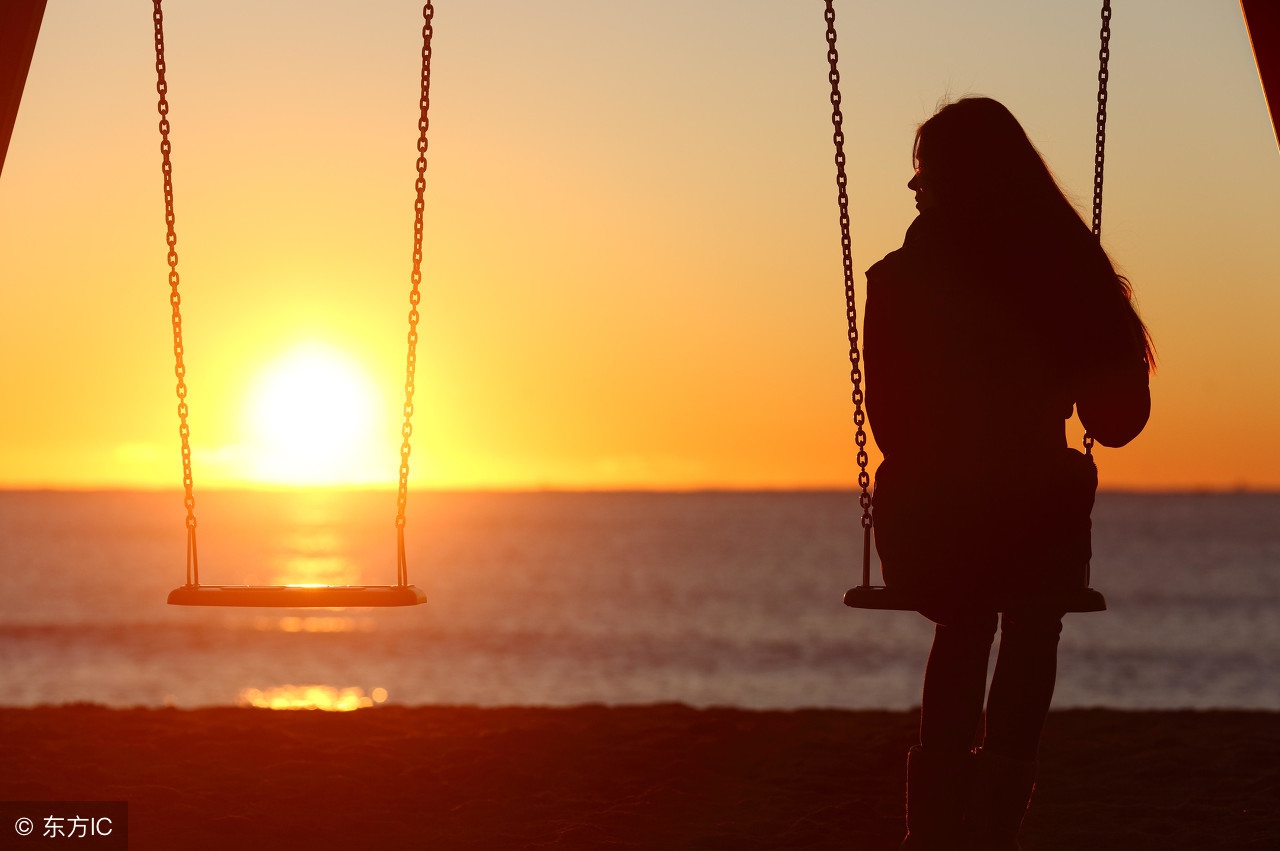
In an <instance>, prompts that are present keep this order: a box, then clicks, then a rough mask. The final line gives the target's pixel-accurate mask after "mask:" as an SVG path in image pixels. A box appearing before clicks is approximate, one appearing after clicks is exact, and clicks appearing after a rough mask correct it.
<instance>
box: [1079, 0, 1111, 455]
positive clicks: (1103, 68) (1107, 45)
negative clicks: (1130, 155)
mask: <svg viewBox="0 0 1280 851" xmlns="http://www.w3.org/2000/svg"><path fill="white" fill-rule="evenodd" d="M1098 40H1099V42H1100V45H1099V47H1098V124H1097V132H1096V133H1095V135H1094V143H1095V147H1094V153H1093V235H1094V237H1095V238H1096V239H1098V240H1101V239H1102V169H1103V165H1104V164H1105V162H1106V152H1107V81H1108V80H1110V79H1111V73H1110V71H1109V70H1108V69H1107V63H1108V62H1109V61H1110V59H1111V0H1102V28H1101V29H1100V30H1099V31H1098ZM1084 454H1085V455H1088V456H1089V457H1093V435H1091V434H1089V433H1088V432H1085V435H1084Z"/></svg>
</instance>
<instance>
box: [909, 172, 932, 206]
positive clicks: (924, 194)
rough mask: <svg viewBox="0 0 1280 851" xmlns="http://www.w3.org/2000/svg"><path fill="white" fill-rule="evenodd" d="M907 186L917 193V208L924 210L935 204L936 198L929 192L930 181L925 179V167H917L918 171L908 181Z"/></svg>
mask: <svg viewBox="0 0 1280 851" xmlns="http://www.w3.org/2000/svg"><path fill="white" fill-rule="evenodd" d="M907 188H908V189H910V190H911V191H912V192H914V193H916V209H917V210H919V211H920V212H922V213H923V212H924V211H925V210H927V209H929V208H930V207H932V206H934V198H933V196H932V195H931V194H929V190H928V183H927V182H926V181H925V179H924V171H923V169H919V168H917V169H916V173H915V174H914V175H912V176H911V179H910V180H908V181H907Z"/></svg>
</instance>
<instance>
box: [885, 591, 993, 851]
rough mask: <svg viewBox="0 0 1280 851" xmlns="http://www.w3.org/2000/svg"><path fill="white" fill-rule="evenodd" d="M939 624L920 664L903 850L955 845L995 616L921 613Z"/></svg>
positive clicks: (932, 850) (968, 784)
mask: <svg viewBox="0 0 1280 851" xmlns="http://www.w3.org/2000/svg"><path fill="white" fill-rule="evenodd" d="M924 614H925V616H926V617H928V618H929V619H930V620H932V621H934V622H935V623H936V624H937V627H936V628H935V630H934V634H933V648H932V649H931V650H930V651H929V662H928V664H927V665H926V666H925V674H924V695H923V697H922V698H921V701H920V744H919V745H917V746H916V747H914V748H912V749H911V751H910V753H908V754H907V837H906V839H904V840H903V842H902V848H903V849H907V851H915V850H916V849H920V851H935V849H950V848H955V847H957V843H958V842H959V841H960V831H961V826H962V824H963V821H964V811H965V805H966V804H967V802H968V793H969V787H970V783H971V775H972V770H973V762H972V760H973V755H972V754H971V753H970V752H969V751H970V749H971V748H972V747H973V740H974V734H975V732H976V731H977V727H978V719H979V718H981V717H982V698H983V693H984V691H985V689H986V685H987V655H988V654H989V653H990V651H991V641H992V639H994V638H995V633H996V613H995V612H933V611H931V612H925V613H924Z"/></svg>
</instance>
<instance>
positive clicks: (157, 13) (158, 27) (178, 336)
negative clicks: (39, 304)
mask: <svg viewBox="0 0 1280 851" xmlns="http://www.w3.org/2000/svg"><path fill="white" fill-rule="evenodd" d="M161 2H162V0H152V14H151V18H152V21H153V23H154V24H155V44H156V93H157V94H158V95H159V96H160V99H159V102H158V103H157V104H156V110H157V111H158V112H159V113H160V155H161V166H160V168H161V171H162V172H163V174H164V221H165V226H166V233H165V242H166V243H167V244H168V246H169V254H168V263H169V304H170V306H171V307H172V308H173V315H172V319H171V322H172V325H173V360H174V367H173V371H174V375H175V376H177V379H178V385H177V393H178V434H179V436H180V437H181V438H182V488H183V492H184V494H183V505H184V506H186V509H187V521H186V526H187V584H188V585H192V584H196V585H198V584H200V572H199V564H198V561H197V558H196V498H195V492H194V488H195V483H194V480H193V478H192V476H191V427H190V426H189V425H188V424H187V413H188V410H187V380H186V378H187V367H186V364H184V363H183V360H182V354H183V344H182V297H181V296H180V295H179V294H178V249H177V245H178V236H177V233H176V232H175V231H174V223H175V221H176V219H175V217H174V214H173V164H172V162H170V159H169V154H170V153H171V152H172V150H173V146H172V145H171V144H170V142H169V100H168V98H167V95H168V92H169V84H168V82H167V81H166V80H165V76H164V72H165V61H164V11H163V10H162V9H161Z"/></svg>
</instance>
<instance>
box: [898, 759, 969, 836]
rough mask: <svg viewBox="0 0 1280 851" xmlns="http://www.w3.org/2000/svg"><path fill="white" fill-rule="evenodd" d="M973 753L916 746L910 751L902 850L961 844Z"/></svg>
mask: <svg viewBox="0 0 1280 851" xmlns="http://www.w3.org/2000/svg"><path fill="white" fill-rule="evenodd" d="M972 774H973V754H971V753H967V752H964V751H960V752H957V753H936V752H934V751H930V750H925V749H924V748H923V747H921V746H920V745H916V746H915V747H913V748H912V749H911V750H910V751H908V752H907V836H906V838H905V839H903V840H902V846H901V848H902V851H947V850H948V849H954V848H959V847H960V830H961V826H962V824H963V822H964V810H965V802H966V800H967V795H968V789H969V786H970V783H971V779H972Z"/></svg>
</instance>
